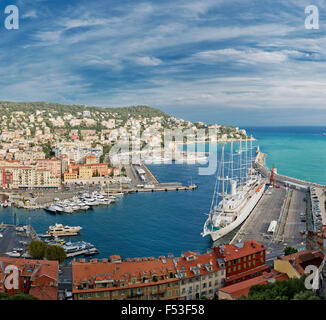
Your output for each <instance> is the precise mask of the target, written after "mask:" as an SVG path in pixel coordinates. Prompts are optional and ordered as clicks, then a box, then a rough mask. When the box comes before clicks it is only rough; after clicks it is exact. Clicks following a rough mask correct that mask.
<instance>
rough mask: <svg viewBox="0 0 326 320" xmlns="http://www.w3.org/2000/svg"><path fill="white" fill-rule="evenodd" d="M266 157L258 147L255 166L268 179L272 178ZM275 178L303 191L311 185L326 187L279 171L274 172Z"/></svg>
mask: <svg viewBox="0 0 326 320" xmlns="http://www.w3.org/2000/svg"><path fill="white" fill-rule="evenodd" d="M265 158H266V154H265V153H262V152H261V151H260V150H259V148H258V150H257V155H256V158H255V161H254V164H253V166H254V168H255V169H256V170H257V171H258V172H259V173H260V174H261V175H262V176H263V177H265V178H266V179H268V178H270V170H269V169H268V168H267V167H266V164H265ZM274 178H275V181H276V182H278V183H282V184H284V185H286V186H288V187H294V188H296V189H299V188H301V189H303V191H304V190H307V189H308V188H309V187H315V188H326V186H325V185H322V184H318V183H314V182H309V181H305V180H301V179H297V178H293V177H288V176H285V175H281V174H278V173H274Z"/></svg>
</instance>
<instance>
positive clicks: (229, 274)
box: [214, 240, 269, 285]
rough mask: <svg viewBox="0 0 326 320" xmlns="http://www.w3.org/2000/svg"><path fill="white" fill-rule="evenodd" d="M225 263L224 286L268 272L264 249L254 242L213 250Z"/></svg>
mask: <svg viewBox="0 0 326 320" xmlns="http://www.w3.org/2000/svg"><path fill="white" fill-rule="evenodd" d="M214 250H215V252H216V253H217V255H218V256H219V257H220V258H223V259H224V261H225V270H226V273H225V285H230V284H234V283H237V282H240V281H243V280H247V279H250V278H253V277H256V276H260V275H261V274H262V273H263V272H264V271H268V269H269V268H268V266H267V264H266V252H265V251H266V248H265V247H264V246H263V245H262V244H260V243H259V242H257V241H255V240H250V241H246V242H243V243H236V244H225V245H221V246H219V247H215V248H214Z"/></svg>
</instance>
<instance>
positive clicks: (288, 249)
mask: <svg viewBox="0 0 326 320" xmlns="http://www.w3.org/2000/svg"><path fill="white" fill-rule="evenodd" d="M297 252H298V250H297V249H296V248H293V247H290V246H288V247H286V248H285V249H284V255H285V256H288V255H289V254H293V253H297Z"/></svg>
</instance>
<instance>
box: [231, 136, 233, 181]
mask: <svg viewBox="0 0 326 320" xmlns="http://www.w3.org/2000/svg"><path fill="white" fill-rule="evenodd" d="M232 179H233V142H232V141H231V180H232Z"/></svg>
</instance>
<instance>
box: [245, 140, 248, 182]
mask: <svg viewBox="0 0 326 320" xmlns="http://www.w3.org/2000/svg"><path fill="white" fill-rule="evenodd" d="M245 157H246V167H245V170H246V176H245V179H246V180H247V178H248V140H247V137H246V154H245Z"/></svg>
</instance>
